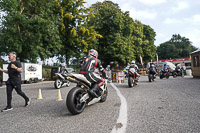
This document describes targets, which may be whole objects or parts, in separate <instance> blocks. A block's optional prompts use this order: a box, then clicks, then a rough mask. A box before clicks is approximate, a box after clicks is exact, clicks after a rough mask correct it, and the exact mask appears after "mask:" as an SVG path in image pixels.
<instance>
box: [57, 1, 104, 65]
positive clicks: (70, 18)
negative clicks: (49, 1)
mask: <svg viewBox="0 0 200 133" xmlns="http://www.w3.org/2000/svg"><path fill="white" fill-rule="evenodd" d="M84 3H85V2H84V0H57V1H56V11H57V14H58V15H59V18H60V19H59V33H60V37H61V40H62V45H63V48H62V49H61V50H60V53H59V54H61V55H62V56H65V58H66V62H68V60H69V59H70V57H72V56H73V57H76V58H80V57H81V56H84V55H81V53H87V51H88V47H89V46H92V45H94V44H95V43H96V42H97V40H96V39H97V38H98V37H102V36H101V35H99V34H97V33H96V31H95V30H94V29H93V27H91V26H88V25H87V22H88V21H89V20H90V18H91V17H92V16H93V15H94V14H92V13H90V12H91V9H90V8H85V7H84V5H83V4H84ZM64 14H65V15H64Z"/></svg>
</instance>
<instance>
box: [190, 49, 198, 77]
mask: <svg viewBox="0 0 200 133" xmlns="http://www.w3.org/2000/svg"><path fill="white" fill-rule="evenodd" d="M190 56H191V69H192V75H193V77H194V78H200V49H198V50H196V51H194V52H191V53H190Z"/></svg>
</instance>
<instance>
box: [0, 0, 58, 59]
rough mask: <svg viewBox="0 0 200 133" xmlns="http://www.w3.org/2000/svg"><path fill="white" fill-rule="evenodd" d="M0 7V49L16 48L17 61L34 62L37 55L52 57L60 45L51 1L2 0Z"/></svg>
mask: <svg viewBox="0 0 200 133" xmlns="http://www.w3.org/2000/svg"><path fill="white" fill-rule="evenodd" d="M0 7H1V8H0V10H1V11H3V12H5V13H6V16H4V18H3V22H2V27H1V32H2V34H1V35H0V36H1V37H0V38H1V40H0V43H1V45H0V52H3V53H4V54H6V53H8V52H9V51H16V52H17V53H18V57H19V58H20V60H21V61H27V60H29V61H31V62H36V59H37V57H41V58H47V57H49V56H53V55H54V54H56V53H58V51H59V50H60V49H61V48H62V45H61V40H60V37H59V34H58V33H59V32H58V28H57V23H58V21H57V20H58V18H57V16H56V15H54V14H53V11H54V9H55V3H54V1H48V0H40V1H35V0H10V1H7V0H2V1H0Z"/></svg>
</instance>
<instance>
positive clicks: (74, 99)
mask: <svg viewBox="0 0 200 133" xmlns="http://www.w3.org/2000/svg"><path fill="white" fill-rule="evenodd" d="M67 75H68V77H67V79H68V80H69V81H70V82H74V83H77V86H76V87H74V88H72V89H71V90H70V91H69V93H68V95H67V99H66V105H67V108H68V110H69V112H70V113H72V114H73V115H76V114H80V113H82V112H83V110H84V109H85V107H86V105H91V104H93V103H94V102H98V101H100V102H105V101H106V99H107V95H108V89H107V80H105V81H104V85H103V86H101V88H100V93H101V95H100V96H99V97H98V98H94V97H93V96H92V95H91V94H90V93H89V90H90V89H91V88H92V85H93V84H91V83H90V82H89V81H88V80H87V79H86V78H85V76H84V75H82V74H72V73H68V74H67Z"/></svg>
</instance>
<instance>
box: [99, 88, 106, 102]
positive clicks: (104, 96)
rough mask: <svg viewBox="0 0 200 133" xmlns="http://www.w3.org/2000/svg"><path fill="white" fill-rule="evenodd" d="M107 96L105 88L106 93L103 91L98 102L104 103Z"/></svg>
mask: <svg viewBox="0 0 200 133" xmlns="http://www.w3.org/2000/svg"><path fill="white" fill-rule="evenodd" d="M107 96H108V89H107V88H106V91H104V94H103V95H102V97H101V99H100V102H105V101H106V99H107Z"/></svg>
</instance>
